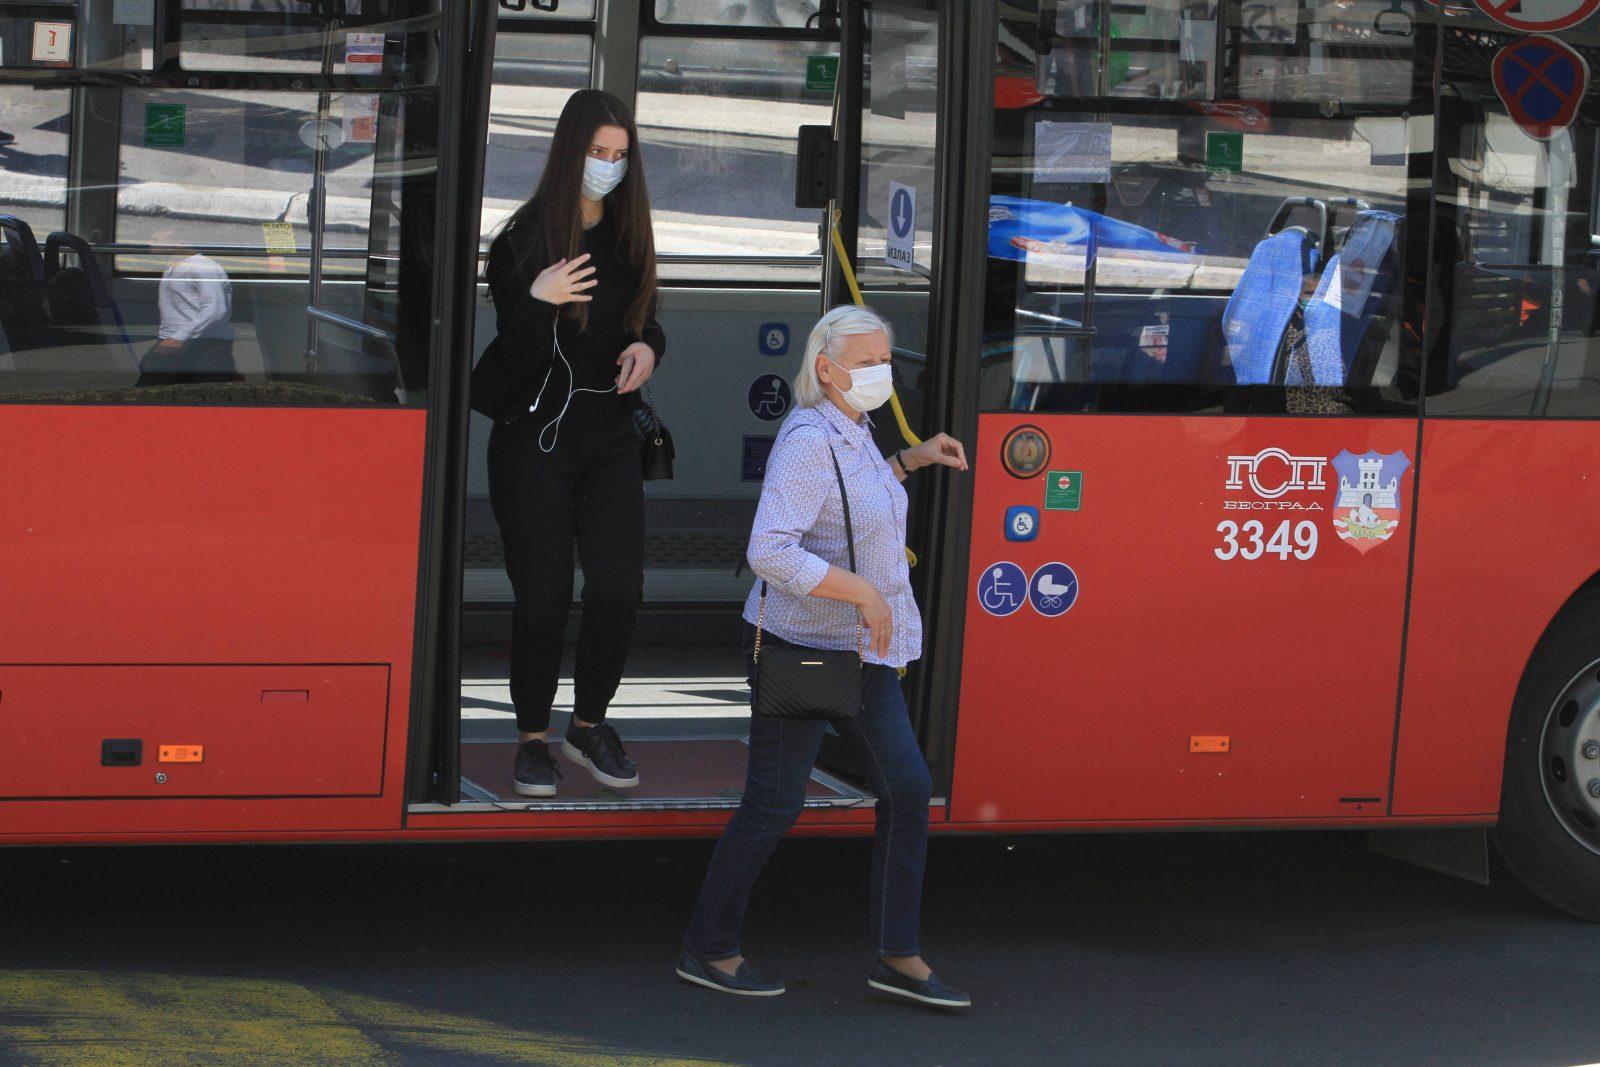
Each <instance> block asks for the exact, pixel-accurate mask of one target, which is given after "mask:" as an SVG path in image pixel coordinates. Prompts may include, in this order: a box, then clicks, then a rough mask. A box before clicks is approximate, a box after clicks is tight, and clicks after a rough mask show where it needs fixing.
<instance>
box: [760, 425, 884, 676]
mask: <svg viewBox="0 0 1600 1067" xmlns="http://www.w3.org/2000/svg"><path fill="white" fill-rule="evenodd" d="M828 456H829V457H830V458H831V459H832V460H833V476H834V477H835V478H836V479H838V482H839V503H840V504H841V505H842V506H843V508H844V544H845V550H846V551H847V552H848V553H849V554H850V573H851V574H854V573H855V571H856V534H855V530H854V529H853V528H852V527H851V525H850V493H849V491H848V490H846V489H845V487H844V471H843V470H841V469H840V467H839V453H837V452H835V451H834V450H833V446H832V445H829V446H828ZM766 616H767V580H766V579H765V578H763V579H761V599H760V601H759V602H758V603H757V605H756V647H755V656H754V659H755V660H756V662H757V663H759V662H761V631H762V629H763V623H765V622H766ZM860 647H861V616H860V614H859V613H857V615H856V648H857V651H858V652H859V650H860Z"/></svg>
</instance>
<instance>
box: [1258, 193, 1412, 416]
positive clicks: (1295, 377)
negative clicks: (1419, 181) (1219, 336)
mask: <svg viewBox="0 0 1600 1067" xmlns="http://www.w3.org/2000/svg"><path fill="white" fill-rule="evenodd" d="M1399 224H1400V216H1399V215H1396V214H1394V213H1393V212H1389V211H1373V210H1368V211H1363V212H1361V213H1360V214H1359V215H1357V216H1356V219H1355V221H1354V222H1352V223H1351V224H1350V229H1349V231H1348V233H1346V235H1345V239H1344V242H1343V244H1342V245H1341V246H1340V248H1339V251H1338V252H1337V253H1335V254H1334V255H1333V256H1332V257H1331V258H1330V259H1329V260H1328V263H1327V266H1326V267H1325V268H1324V269H1323V272H1322V277H1321V279H1320V280H1319V281H1318V283H1317V290H1316V292H1315V293H1314V294H1313V295H1312V298H1311V302H1310V303H1309V304H1307V305H1306V311H1305V320H1306V346H1307V348H1308V349H1309V350H1310V353H1311V373H1312V375H1313V376H1314V377H1315V378H1316V382H1315V384H1317V385H1366V384H1369V383H1368V382H1367V381H1365V380H1364V379H1366V378H1370V376H1371V372H1372V369H1373V368H1372V367H1371V366H1366V367H1364V368H1358V367H1357V366H1356V362H1357V356H1358V354H1359V352H1360V350H1361V348H1362V344H1363V342H1364V341H1365V340H1367V338H1368V335H1369V333H1370V332H1371V331H1372V328H1373V324H1374V322H1375V321H1376V320H1377V319H1378V317H1379V313H1380V311H1381V309H1382V307H1383V304H1384V302H1385V301H1386V300H1387V299H1388V298H1389V297H1390V295H1391V294H1392V293H1393V291H1394V286H1395V280H1396V277H1397V275H1398V270H1397V269H1396V265H1395V256H1394V255H1392V254H1391V253H1392V252H1393V251H1394V250H1395V245H1396V237H1397V236H1398V232H1399ZM1286 381H1287V384H1289V385H1305V384H1308V383H1306V382H1304V381H1301V380H1300V375H1299V373H1298V372H1297V371H1295V370H1294V369H1293V368H1291V369H1290V370H1289V371H1288V375H1287V377H1286Z"/></svg>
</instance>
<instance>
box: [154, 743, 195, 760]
mask: <svg viewBox="0 0 1600 1067" xmlns="http://www.w3.org/2000/svg"><path fill="white" fill-rule="evenodd" d="M205 754H206V746H204V745H162V746H160V747H159V749H158V750H157V752H156V762H157V763H202V762H204V760H205Z"/></svg>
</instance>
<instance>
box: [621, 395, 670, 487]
mask: <svg viewBox="0 0 1600 1067" xmlns="http://www.w3.org/2000/svg"><path fill="white" fill-rule="evenodd" d="M623 400H624V401H625V402H626V403H627V405H628V413H629V414H630V415H632V416H633V428H634V429H635V430H636V431H637V432H638V434H639V465H640V467H641V468H642V469H643V470H644V480H645V481H647V482H654V481H663V480H666V479H670V478H671V477H672V461H673V460H674V459H675V458H676V457H677V450H676V449H674V448H673V447H672V434H671V433H669V432H668V431H667V424H666V423H664V422H662V421H661V416H660V415H658V414H656V408H655V405H654V404H652V403H650V397H649V396H648V394H647V393H646V391H645V388H644V386H640V387H639V388H638V389H635V390H634V391H633V392H631V393H624V394H623Z"/></svg>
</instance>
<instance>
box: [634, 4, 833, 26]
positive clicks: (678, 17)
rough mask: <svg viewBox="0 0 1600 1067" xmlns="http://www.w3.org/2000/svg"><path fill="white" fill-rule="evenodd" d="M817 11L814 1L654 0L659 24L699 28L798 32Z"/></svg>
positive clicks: (814, 16) (812, 18)
mask: <svg viewBox="0 0 1600 1067" xmlns="http://www.w3.org/2000/svg"><path fill="white" fill-rule="evenodd" d="M818 10H819V5H818V3H817V0H655V13H656V18H657V19H659V20H660V21H661V22H668V23H696V24H699V25H702V26H759V27H762V28H768V29H779V28H784V29H800V28H802V27H804V26H805V25H807V22H808V20H814V19H815V18H816V15H817V12H818Z"/></svg>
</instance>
